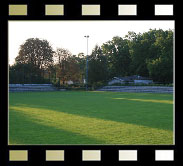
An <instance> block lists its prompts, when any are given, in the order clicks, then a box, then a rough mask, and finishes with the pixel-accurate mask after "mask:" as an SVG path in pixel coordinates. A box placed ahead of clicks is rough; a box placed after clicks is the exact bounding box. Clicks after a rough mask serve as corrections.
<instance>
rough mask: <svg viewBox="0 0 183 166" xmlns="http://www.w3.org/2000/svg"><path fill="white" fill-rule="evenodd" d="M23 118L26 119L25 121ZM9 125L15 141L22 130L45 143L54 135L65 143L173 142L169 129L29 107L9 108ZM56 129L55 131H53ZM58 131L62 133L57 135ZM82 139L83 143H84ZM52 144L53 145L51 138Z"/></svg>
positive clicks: (23, 133)
mask: <svg viewBox="0 0 183 166" xmlns="http://www.w3.org/2000/svg"><path fill="white" fill-rule="evenodd" d="M25 119H29V120H28V123H27V122H26V121H25ZM40 125H41V126H40ZM9 126H10V140H11V139H13V140H15V139H14V135H17V133H16V131H18V130H19V131H22V133H19V134H18V135H19V136H20V137H22V138H23V139H27V138H28V139H29V137H30V140H32V138H31V137H34V139H36V140H41V141H42V139H45V141H46V140H47V139H48V141H47V142H49V140H50V139H51V140H52V135H53V136H54V138H57V139H56V140H55V142H59V143H60V139H62V141H63V142H64V144H78V143H79V144H98V143H99V142H102V143H101V144H172V143H173V132H171V131H168V130H160V129H154V128H149V127H144V126H141V125H134V124H128V123H122V122H115V121H110V120H103V119H98V118H89V117H85V116H79V115H74V114H68V113H63V112H57V111H54V110H48V109H40V108H31V107H15V106H14V107H10V124H9ZM30 127H31V130H30ZM50 127H51V129H54V130H49V131H50V133H48V131H47V128H48V129H49V128H50ZM17 129H18V130H17ZM55 129H58V130H56V131H55ZM59 131H60V132H59ZM65 131H66V132H65ZM58 132H59V133H61V135H59V136H58V134H59V133H58ZM68 133H69V135H68ZM71 133H73V135H71ZM75 135H77V137H75ZM164 138H166V139H164ZM34 139H33V140H34ZM88 139H89V141H88ZM80 140H81V141H80ZM85 140H86V142H84V141H85ZM99 140H100V141H99ZM69 141H71V142H69ZM33 142H34V141H33ZM51 144H54V141H53V142H52V143H51Z"/></svg>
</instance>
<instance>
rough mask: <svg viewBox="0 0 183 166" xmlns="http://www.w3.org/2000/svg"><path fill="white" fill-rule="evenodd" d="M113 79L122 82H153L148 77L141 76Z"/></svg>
mask: <svg viewBox="0 0 183 166" xmlns="http://www.w3.org/2000/svg"><path fill="white" fill-rule="evenodd" d="M113 79H118V80H121V81H134V80H151V79H150V78H148V77H142V76H139V75H133V76H125V77H114V78H113Z"/></svg>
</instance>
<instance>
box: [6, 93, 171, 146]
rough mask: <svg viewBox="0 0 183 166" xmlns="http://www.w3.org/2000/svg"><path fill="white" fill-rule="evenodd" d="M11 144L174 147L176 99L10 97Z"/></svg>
mask: <svg viewBox="0 0 183 166" xmlns="http://www.w3.org/2000/svg"><path fill="white" fill-rule="evenodd" d="M9 144H11V145H12V144H13V145H14V144H15V145H17V144H21V145H22V144H23V145H24V144H122V145H132V144H133V145H134V144H138V145H142V144H143V145H144V144H145V145H149V144H150V145H153V144H158V145H159V144H173V95H171V94H150V93H121V92H81V91H80V92H78V91H66V92H30V93H24V92H21V93H10V94H9Z"/></svg>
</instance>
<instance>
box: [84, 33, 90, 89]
mask: <svg viewBox="0 0 183 166" xmlns="http://www.w3.org/2000/svg"><path fill="white" fill-rule="evenodd" d="M84 37H86V39H87V55H86V91H87V90H88V38H89V35H86V36H84Z"/></svg>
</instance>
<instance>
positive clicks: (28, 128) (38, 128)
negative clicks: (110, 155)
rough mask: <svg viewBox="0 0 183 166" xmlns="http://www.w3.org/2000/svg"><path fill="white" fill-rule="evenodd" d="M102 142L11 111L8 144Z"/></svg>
mask: <svg viewBox="0 0 183 166" xmlns="http://www.w3.org/2000/svg"><path fill="white" fill-rule="evenodd" d="M102 143H104V141H101V140H97V139H94V138H90V137H87V136H84V135H80V134H77V133H73V132H69V131H66V130H63V129H57V128H55V127H53V126H47V125H44V124H40V123H36V122H35V121H34V120H31V119H29V118H28V117H27V116H25V115H23V114H21V113H18V112H11V118H10V120H9V145H35V144H37V145H38V144H40V145H43V144H64V145H65V144H102Z"/></svg>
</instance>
